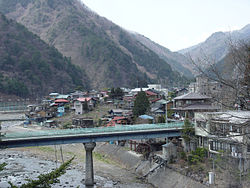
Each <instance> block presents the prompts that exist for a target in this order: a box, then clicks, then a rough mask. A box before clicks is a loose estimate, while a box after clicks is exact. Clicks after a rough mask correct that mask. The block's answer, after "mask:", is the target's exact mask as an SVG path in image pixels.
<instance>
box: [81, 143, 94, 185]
mask: <svg viewBox="0 0 250 188" xmlns="http://www.w3.org/2000/svg"><path fill="white" fill-rule="evenodd" d="M95 146H96V143H95V142H90V143H84V147H85V151H86V161H85V185H86V187H93V186H94V169H93V156H92V151H93V149H94V148H95Z"/></svg>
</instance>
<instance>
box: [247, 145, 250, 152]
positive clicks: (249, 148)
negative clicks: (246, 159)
mask: <svg viewBox="0 0 250 188" xmlns="http://www.w3.org/2000/svg"><path fill="white" fill-rule="evenodd" d="M247 152H249V153H250V144H248V145H247Z"/></svg>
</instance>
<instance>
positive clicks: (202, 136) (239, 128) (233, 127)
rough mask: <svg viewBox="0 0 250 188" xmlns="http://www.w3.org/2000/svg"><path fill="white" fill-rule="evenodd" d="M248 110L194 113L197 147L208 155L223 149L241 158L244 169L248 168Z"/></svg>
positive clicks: (249, 112)
mask: <svg viewBox="0 0 250 188" xmlns="http://www.w3.org/2000/svg"><path fill="white" fill-rule="evenodd" d="M249 124H250V111H227V112H203V113H195V135H196V136H197V138H198V147H204V148H207V149H208V151H209V153H210V155H213V154H218V153H219V151H223V152H224V154H228V155H229V156H231V157H232V158H235V159H240V158H241V159H243V161H242V162H243V167H244V169H245V170H246V169H249V168H250V139H249V133H250V127H249Z"/></svg>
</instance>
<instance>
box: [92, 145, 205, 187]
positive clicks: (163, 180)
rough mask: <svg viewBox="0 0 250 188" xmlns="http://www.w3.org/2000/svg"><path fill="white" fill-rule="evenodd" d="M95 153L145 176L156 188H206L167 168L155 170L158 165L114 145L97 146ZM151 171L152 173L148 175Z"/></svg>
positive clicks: (140, 175)
mask: <svg viewBox="0 0 250 188" xmlns="http://www.w3.org/2000/svg"><path fill="white" fill-rule="evenodd" d="M95 151H96V152H98V153H101V154H103V155H105V156H107V157H109V158H110V159H112V160H114V161H116V162H118V163H119V164H122V165H123V166H124V167H126V168H128V169H130V170H133V171H134V172H135V173H136V174H137V175H138V176H139V177H143V176H144V175H147V174H148V175H147V177H146V181H147V182H148V183H150V184H152V185H153V186H154V187H158V188H173V187H174V188H206V187H207V186H205V185H203V184H201V183H199V182H196V181H194V180H193V179H191V178H189V177H187V176H185V175H182V174H180V173H178V172H176V171H174V170H172V169H170V168H168V167H161V168H157V170H152V169H154V168H156V167H157V166H158V164H156V163H153V162H150V161H145V160H143V159H142V157H141V156H140V155H138V154H135V153H134V152H131V151H129V150H126V148H124V147H120V146H117V145H114V144H108V143H106V144H99V145H98V146H97V147H96V148H95ZM150 171H152V173H150Z"/></svg>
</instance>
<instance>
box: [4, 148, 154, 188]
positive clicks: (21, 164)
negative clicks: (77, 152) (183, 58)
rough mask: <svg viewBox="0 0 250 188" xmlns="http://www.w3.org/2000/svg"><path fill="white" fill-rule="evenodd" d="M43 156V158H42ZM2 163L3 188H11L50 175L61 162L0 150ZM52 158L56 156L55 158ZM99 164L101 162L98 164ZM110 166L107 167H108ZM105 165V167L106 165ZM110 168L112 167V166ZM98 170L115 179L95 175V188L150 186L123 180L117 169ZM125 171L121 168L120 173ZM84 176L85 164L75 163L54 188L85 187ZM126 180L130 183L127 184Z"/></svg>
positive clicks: (131, 179) (24, 153)
mask: <svg viewBox="0 0 250 188" xmlns="http://www.w3.org/2000/svg"><path fill="white" fill-rule="evenodd" d="M43 157H44V156H43ZM0 158H1V159H0V163H3V162H5V163H7V166H5V169H4V170H3V171H1V172H0V187H1V188H7V187H10V186H9V184H8V182H9V181H10V182H12V183H13V184H15V185H19V186H20V185H21V184H23V183H26V182H27V181H26V180H27V179H36V177H37V176H39V175H40V174H43V173H48V172H50V171H51V170H53V169H55V168H56V167H58V166H59V165H60V163H59V162H55V161H54V160H50V159H47V160H45V159H41V158H39V157H38V156H37V154H36V153H35V152H34V153H32V152H30V151H27V150H26V149H25V150H21V151H17V150H1V152H0ZM52 158H53V157H52ZM98 164H100V161H99V162H98ZM105 165H108V164H105ZM105 165H104V166H105ZM110 166H112V165H111V164H110ZM95 167H96V168H95V169H96V171H102V172H101V174H102V175H105V174H107V175H108V174H110V173H111V174H112V176H111V177H112V179H111V178H110V177H109V176H107V177H102V176H99V175H98V174H95V182H96V184H95V187H117V188H118V187H119V188H128V187H137V188H140V187H141V188H144V187H151V186H150V185H146V184H144V183H138V182H135V181H136V178H135V177H134V178H131V175H130V176H126V175H127V174H124V176H123V177H122V178H121V177H120V175H121V173H117V169H116V168H114V172H112V167H111V168H110V167H109V168H107V171H109V172H108V173H107V172H105V170H104V171H103V166H100V168H98V167H97V165H95ZM123 170H124V169H121V172H122V171H123ZM84 177H85V170H84V165H83V164H77V163H76V162H74V163H73V164H72V165H71V166H70V168H69V169H68V170H67V171H66V173H65V174H64V175H62V176H61V177H60V178H59V180H60V183H56V184H53V186H52V187H55V188H59V187H78V186H79V187H80V188H83V187H85V186H84ZM126 180H127V182H126Z"/></svg>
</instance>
